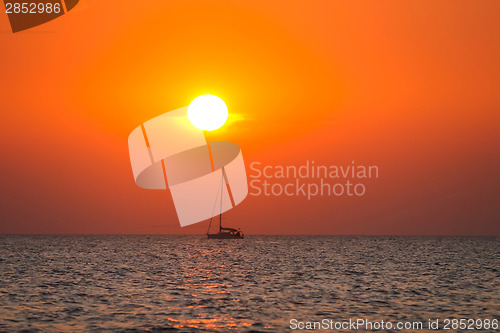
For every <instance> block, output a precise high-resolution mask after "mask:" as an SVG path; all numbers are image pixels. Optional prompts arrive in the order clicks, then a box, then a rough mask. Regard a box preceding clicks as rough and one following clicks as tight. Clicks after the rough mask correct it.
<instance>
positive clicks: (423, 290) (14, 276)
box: [0, 235, 500, 332]
mask: <svg viewBox="0 0 500 333" xmlns="http://www.w3.org/2000/svg"><path fill="white" fill-rule="evenodd" d="M0 245H1V247H0V332H16V331H26V332H162V331H169V332H170V331H172V332H176V331H178V332H191V331H192V332H219V331H231V330H234V331H242V332H290V331H291V330H290V320H291V319H297V320H298V321H304V322H305V321H321V320H323V319H325V318H327V319H331V320H335V321H345V320H349V319H358V318H362V319H367V320H373V321H380V320H385V321H394V322H396V321H412V322H416V321H422V322H427V320H428V319H444V318H474V319H476V318H483V319H484V318H490V319H493V318H497V319H498V318H499V316H500V267H499V266H500V265H499V264H500V238H488V237H364V236H359V237H356V236H248V237H247V238H246V239H244V240H208V239H205V238H204V236H144V235H137V236H133V235H126V236H112V235H109V236H108V235H102V236H101V235H99V236H94V235H85V236H76V235H75V236H62V235H54V236H45V235H43V236H42V235H40V236H22V235H19V236H11V235H3V236H0ZM345 331H350V330H345ZM387 331H388V330H387ZM394 331H397V330H394ZM423 331H425V330H420V331H418V332H423ZM486 331H489V332H493V331H495V330H483V332H486ZM498 331H499V330H497V332H498ZM406 332H409V331H406Z"/></svg>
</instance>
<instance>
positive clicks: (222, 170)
mask: <svg viewBox="0 0 500 333" xmlns="http://www.w3.org/2000/svg"><path fill="white" fill-rule="evenodd" d="M221 175H222V179H221V182H220V214H219V233H220V232H222V193H223V191H224V167H222V169H221Z"/></svg>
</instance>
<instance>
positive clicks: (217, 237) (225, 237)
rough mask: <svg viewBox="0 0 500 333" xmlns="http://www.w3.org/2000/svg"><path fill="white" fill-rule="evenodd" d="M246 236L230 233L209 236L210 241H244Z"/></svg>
mask: <svg viewBox="0 0 500 333" xmlns="http://www.w3.org/2000/svg"><path fill="white" fill-rule="evenodd" d="M244 237H245V236H243V235H242V234H238V235H235V234H230V233H224V232H221V233H218V234H207V238H208V239H243V238H244Z"/></svg>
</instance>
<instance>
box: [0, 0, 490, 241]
mask: <svg viewBox="0 0 500 333" xmlns="http://www.w3.org/2000/svg"><path fill="white" fill-rule="evenodd" d="M498 13H500V2H499V1H497V0H492V1H488V0H485V1H476V0H470V1H462V0H452V1H445V0H443V1H419V0H418V1H417V0H415V1H413V0H406V1H396V0H395V1H387V0H380V1H334V0H328V1H304V0H287V1H268V0H230V1H229V0H228V1H196V0H188V1H177V0H175V1H170V0H168V1H165V0H150V1H147V2H137V1H134V2H133V1H97V0H82V1H81V2H80V4H79V5H78V6H77V7H76V8H75V9H74V10H73V11H71V12H70V13H68V14H66V15H64V16H62V17H60V18H58V19H56V20H54V21H52V22H49V23H47V24H44V25H42V26H39V27H37V28H34V29H31V30H28V31H25V32H20V33H17V34H13V33H12V32H10V27H9V22H8V19H7V15H6V14H5V13H0V45H1V46H2V47H1V51H0V61H1V64H0V66H1V76H0V97H1V98H0V110H1V112H2V131H0V135H1V142H2V144H1V153H2V164H1V167H0V168H1V169H0V170H1V178H2V187H1V189H2V190H1V211H0V214H1V216H0V233H147V234H155V233H204V232H205V230H206V227H207V223H200V224H197V225H194V226H190V227H186V228H180V227H179V223H178V221H177V216H176V213H175V210H174V207H173V203H172V199H171V197H170V194H169V193H168V192H166V191H163V192H162V191H147V190H142V189H140V188H138V187H137V186H136V185H135V183H134V180H133V177H132V171H131V168H130V162H129V157H128V147H127V137H128V134H129V133H130V132H131V131H132V130H133V129H134V128H135V127H137V126H138V125H140V124H141V123H143V122H144V121H146V120H148V119H151V118H153V117H154V116H156V115H159V114H162V113H164V112H166V111H169V110H173V109H176V108H179V107H182V106H185V105H188V104H189V103H190V101H191V100H192V99H193V98H195V97H196V96H198V95H201V94H205V93H210V94H215V95H217V96H219V97H221V98H222V99H224V100H225V101H226V103H227V105H228V108H229V111H230V113H231V116H230V121H229V123H228V124H226V125H225V127H224V128H223V129H221V130H218V131H216V132H214V133H211V134H210V137H209V140H213V141H229V142H234V143H237V144H238V145H240V147H241V148H242V151H243V157H244V159H245V163H246V165H247V166H248V165H249V164H250V163H252V162H254V161H258V162H261V163H262V164H266V165H267V164H269V165H300V164H303V163H304V162H305V161H306V160H314V161H315V163H317V164H326V165H331V164H335V165H348V164H350V163H351V161H352V160H354V161H355V162H356V163H359V164H373V165H378V166H379V168H380V178H379V179H378V180H375V181H370V182H369V183H367V193H366V195H365V196H363V197H361V198H358V197H354V198H352V197H340V198H337V197H322V198H316V199H313V200H310V201H308V200H307V199H305V198H303V197H292V198H291V197H286V196H283V197H264V196H260V197H252V196H249V197H248V198H247V199H246V200H245V201H244V202H243V203H242V204H241V205H240V206H238V207H237V208H236V209H233V210H232V211H231V212H230V213H228V214H227V215H228V224H229V225H231V226H239V227H241V228H242V229H243V230H244V231H245V232H246V233H248V234H268V233H271V234H281V233H284V234H394V235H422V234H426V235H500V204H499V202H500V200H499V199H500V196H499V192H498V191H499V189H500V177H499V174H498V172H499V170H500V155H499V143H500V125H499V124H500V123H499V120H500V65H499V63H500V21H499V20H498Z"/></svg>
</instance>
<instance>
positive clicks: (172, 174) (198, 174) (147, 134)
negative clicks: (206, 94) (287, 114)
mask: <svg viewBox="0 0 500 333" xmlns="http://www.w3.org/2000/svg"><path fill="white" fill-rule="evenodd" d="M128 144H129V154H130V161H131V166H132V172H133V175H134V179H135V182H136V184H137V185H138V186H139V187H141V188H144V189H159V190H162V189H167V187H168V188H169V189H170V192H171V194H172V199H173V202H174V205H175V209H176V211H177V216H178V218H179V223H180V225H181V226H187V225H191V224H194V223H198V222H201V221H204V220H206V219H209V218H211V217H212V216H213V215H214V214H219V213H222V212H225V211H227V210H229V209H231V208H233V207H234V206H236V205H237V204H239V203H240V202H242V201H243V199H245V197H246V196H247V194H248V184H247V177H246V172H245V165H244V162H243V157H242V154H241V150H240V148H239V146H238V145H236V144H234V143H230V142H212V143H210V146H211V152H212V159H213V163H214V170H212V164H211V161H210V150H209V147H208V145H207V142H206V140H205V136H204V134H203V131H201V130H199V129H197V128H195V127H194V126H193V125H192V124H191V123H190V122H189V120H188V118H187V107H184V108H180V109H177V110H174V111H171V112H167V113H165V114H163V115H160V116H158V117H155V118H153V119H151V120H149V121H147V122H145V123H144V124H143V125H141V126H139V127H137V128H136V129H134V130H133V131H132V133H131V134H130V135H129V138H128ZM221 179H224V185H225V188H224V190H223V192H222V196H220V195H219V196H218V195H217V193H220V186H221ZM219 197H221V198H219ZM214 200H219V201H218V202H219V204H220V203H221V204H222V205H221V206H222V208H221V209H220V211H217V212H215V213H214V211H213V205H214Z"/></svg>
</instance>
